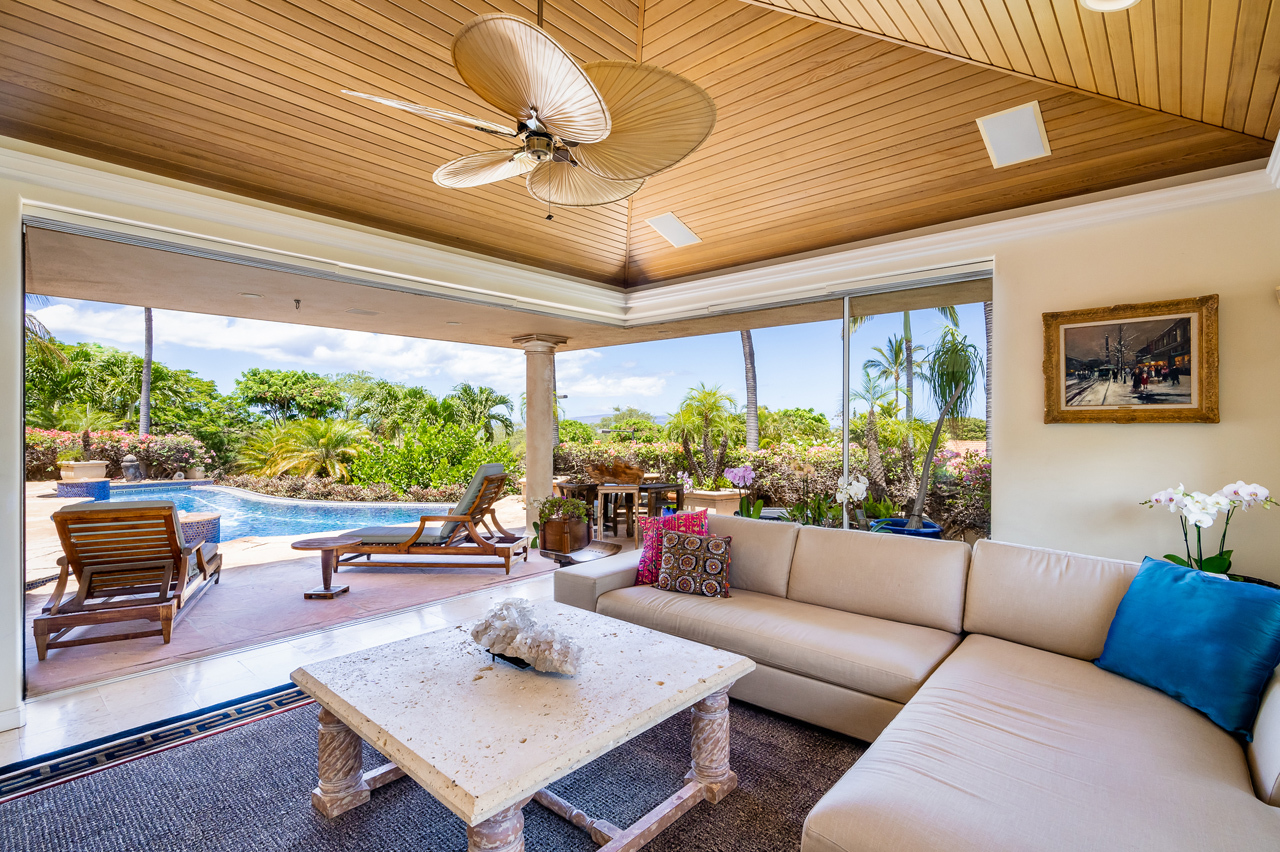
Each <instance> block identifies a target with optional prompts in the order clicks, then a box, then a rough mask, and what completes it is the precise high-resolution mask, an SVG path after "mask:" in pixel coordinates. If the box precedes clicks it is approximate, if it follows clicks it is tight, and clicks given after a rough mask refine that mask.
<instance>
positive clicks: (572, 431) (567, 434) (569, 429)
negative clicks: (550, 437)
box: [560, 420, 598, 444]
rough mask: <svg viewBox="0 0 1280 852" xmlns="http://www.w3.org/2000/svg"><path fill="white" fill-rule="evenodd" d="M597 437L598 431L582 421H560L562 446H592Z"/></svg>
mask: <svg viewBox="0 0 1280 852" xmlns="http://www.w3.org/2000/svg"><path fill="white" fill-rule="evenodd" d="M597 437H598V436H597V435H596V430H595V429H592V428H591V427H590V426H588V425H587V424H586V423H583V422H582V421H581V420H561V421H560V443H562V444H590V443H591V442H592V441H594V440H595V439H596V438H597Z"/></svg>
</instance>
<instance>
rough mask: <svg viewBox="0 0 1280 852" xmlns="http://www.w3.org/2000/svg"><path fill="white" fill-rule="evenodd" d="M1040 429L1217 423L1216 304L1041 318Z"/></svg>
mask: <svg viewBox="0 0 1280 852" xmlns="http://www.w3.org/2000/svg"><path fill="white" fill-rule="evenodd" d="M1043 316H1044V422H1045V423H1217V422H1218V297H1217V295H1213V296H1201V297H1199V298H1196V299H1173V300H1170V301H1165V302H1146V303H1143V304H1136V305H1114V306H1112V307H1109V308H1086V309H1084V310H1079V311H1058V312H1055V313H1047V314H1044V315H1043Z"/></svg>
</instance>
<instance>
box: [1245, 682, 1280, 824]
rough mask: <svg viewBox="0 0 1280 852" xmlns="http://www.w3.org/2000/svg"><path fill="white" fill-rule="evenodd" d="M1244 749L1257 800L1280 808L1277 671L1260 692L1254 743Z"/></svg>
mask: <svg viewBox="0 0 1280 852" xmlns="http://www.w3.org/2000/svg"><path fill="white" fill-rule="evenodd" d="M1246 750H1247V751H1248V753H1249V769H1250V770H1251V771H1252V772H1253V789H1254V790H1256V791H1257V793H1258V798H1259V799H1261V800H1262V801H1264V802H1266V803H1267V804H1268V805H1273V806H1275V807H1277V808H1280V668H1277V669H1276V670H1275V671H1274V672H1272V673H1271V682H1270V683H1269V684H1268V685H1267V688H1266V690H1265V691H1264V692H1263V693H1262V706H1261V707H1260V708H1258V720H1257V721H1256V722H1254V723H1253V742H1251V743H1249V746H1248V748H1247V749H1246Z"/></svg>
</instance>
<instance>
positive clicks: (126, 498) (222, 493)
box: [110, 485, 453, 541]
mask: <svg viewBox="0 0 1280 852" xmlns="http://www.w3.org/2000/svg"><path fill="white" fill-rule="evenodd" d="M139 500H171V501H172V502H173V503H174V504H175V505H176V506H177V507H178V511H180V512H217V513H218V514H220V515H222V521H221V524H222V530H221V538H222V540H223V541H230V540H231V539H233V538H244V537H246V536H272V535H288V536H297V537H299V538H301V537H302V536H305V535H312V534H315V533H321V532H336V531H340V530H351V529H356V528H357V527H372V526H380V527H381V526H390V525H393V524H412V523H417V522H418V519H419V518H421V517H422V516H423V515H446V514H448V513H449V510H450V509H452V508H453V507H452V506H446V505H443V504H440V503H403V504H399V503H397V504H387V503H372V504H370V503H340V502H324V501H319V500H286V499H282V498H279V497H267V496H264V495H262V494H255V493H253V492H252V491H244V490H241V489H239V488H221V487H208V486H200V485H194V486H193V485H186V486H175V487H173V488H139V489H137V490H128V491H123V490H117V489H112V492H111V501H110V502H112V503H131V502H136V501H139Z"/></svg>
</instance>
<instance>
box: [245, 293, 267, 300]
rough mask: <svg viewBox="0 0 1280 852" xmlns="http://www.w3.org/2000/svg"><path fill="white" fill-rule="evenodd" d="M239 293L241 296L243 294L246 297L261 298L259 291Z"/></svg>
mask: <svg viewBox="0 0 1280 852" xmlns="http://www.w3.org/2000/svg"><path fill="white" fill-rule="evenodd" d="M240 295H241V296H244V297H245V298H246V299H261V298H262V294H261V293H241V294H240Z"/></svg>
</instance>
